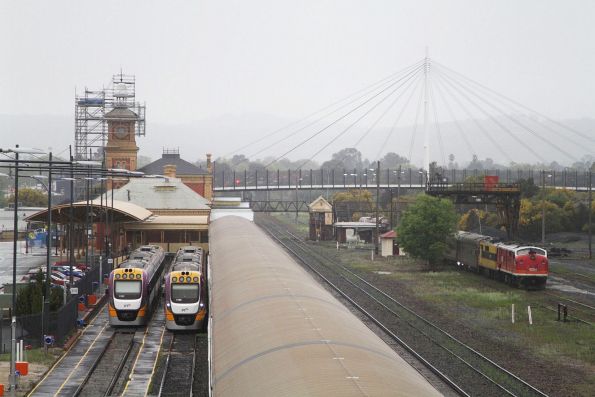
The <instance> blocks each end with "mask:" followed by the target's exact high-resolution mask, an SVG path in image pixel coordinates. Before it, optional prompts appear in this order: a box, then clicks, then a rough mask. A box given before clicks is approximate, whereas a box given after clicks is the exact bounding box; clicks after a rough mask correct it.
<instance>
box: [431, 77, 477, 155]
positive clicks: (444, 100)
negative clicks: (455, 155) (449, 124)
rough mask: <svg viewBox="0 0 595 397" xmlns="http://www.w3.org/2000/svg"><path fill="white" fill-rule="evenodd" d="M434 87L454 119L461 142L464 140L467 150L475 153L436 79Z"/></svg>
mask: <svg viewBox="0 0 595 397" xmlns="http://www.w3.org/2000/svg"><path fill="white" fill-rule="evenodd" d="M434 88H435V90H436V92H437V93H438V96H440V98H441V99H442V102H443V103H444V106H445V107H446V109H447V110H448V113H449V114H450V117H451V118H452V119H453V120H454V123H455V125H456V127H457V130H458V131H459V134H460V135H461V138H462V139H463V142H465V145H466V146H467V150H468V151H469V153H475V149H474V148H473V146H472V145H471V142H469V138H467V135H466V134H465V131H464V130H463V127H462V126H461V124H460V123H459V120H458V119H457V117H456V116H455V114H454V112H453V110H452V108H451V106H450V105H449V104H448V101H447V100H446V97H445V96H444V93H443V92H442V89H441V88H440V85H439V84H438V81H434Z"/></svg>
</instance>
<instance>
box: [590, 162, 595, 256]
mask: <svg viewBox="0 0 595 397" xmlns="http://www.w3.org/2000/svg"><path fill="white" fill-rule="evenodd" d="M593 164H595V163H593ZM593 164H591V168H589V259H592V258H593V251H592V249H591V248H592V243H591V242H592V239H593V230H592V229H591V226H592V225H593V223H592V221H593V219H592V218H593V208H592V207H593V182H592V177H593Z"/></svg>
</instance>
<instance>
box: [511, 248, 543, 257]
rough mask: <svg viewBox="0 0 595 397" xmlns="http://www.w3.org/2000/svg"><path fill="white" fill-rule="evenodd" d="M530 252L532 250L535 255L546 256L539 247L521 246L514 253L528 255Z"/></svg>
mask: <svg viewBox="0 0 595 397" xmlns="http://www.w3.org/2000/svg"><path fill="white" fill-rule="evenodd" d="M531 252H534V253H535V255H543V256H546V253H545V250H542V249H541V248H537V247H527V248H522V249H520V250H518V251H517V253H516V254H517V255H530V254H531Z"/></svg>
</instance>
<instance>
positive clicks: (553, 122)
mask: <svg viewBox="0 0 595 397" xmlns="http://www.w3.org/2000/svg"><path fill="white" fill-rule="evenodd" d="M435 63H437V64H438V65H439V66H440V67H442V68H444V69H446V70H448V71H450V72H451V73H454V74H456V75H458V76H459V77H461V78H462V79H465V80H467V81H469V82H471V83H473V84H475V85H477V86H479V87H481V88H483V89H484V90H486V91H489V92H491V93H492V94H494V95H496V96H499V97H501V98H503V99H505V100H507V101H510V102H512V103H514V104H515V105H517V106H520V107H521V108H523V109H525V110H528V111H530V112H532V113H534V114H536V115H538V116H540V117H543V118H544V119H546V120H547V121H549V122H550V123H552V124H556V125H558V126H560V127H562V128H564V129H566V130H568V131H570V132H572V133H574V134H576V135H579V136H581V137H582V138H584V139H586V140H588V141H594V142H595V138H592V137H589V136H587V135H585V134H584V133H582V132H580V131H578V130H576V129H574V128H572V127H570V126H568V125H566V124H563V123H561V122H559V121H556V120H554V119H551V118H549V117H548V116H546V115H544V114H543V113H540V112H538V111H537V110H534V109H532V108H530V107H528V106H525V105H523V104H522V103H520V102H517V101H515V100H514V99H511V98H509V97H507V96H505V95H503V94H500V93H499V92H497V91H494V90H492V89H491V88H489V87H487V86H485V85H483V84H481V83H479V82H477V81H475V80H473V79H471V78H469V77H467V76H465V75H463V74H461V73H459V72H457V71H455V70H453V69H451V68H449V67H447V66H445V65H442V64H441V63H439V62H435Z"/></svg>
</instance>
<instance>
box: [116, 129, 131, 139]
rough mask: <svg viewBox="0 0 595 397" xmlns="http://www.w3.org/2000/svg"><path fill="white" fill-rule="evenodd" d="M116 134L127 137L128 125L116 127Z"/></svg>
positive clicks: (118, 136) (119, 136)
mask: <svg viewBox="0 0 595 397" xmlns="http://www.w3.org/2000/svg"><path fill="white" fill-rule="evenodd" d="M114 135H116V137H117V138H120V139H121V138H125V137H126V135H128V128H126V127H116V130H115V131H114Z"/></svg>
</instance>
